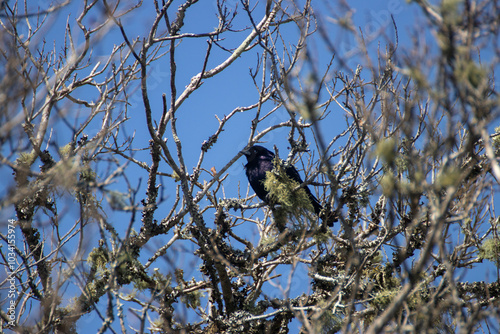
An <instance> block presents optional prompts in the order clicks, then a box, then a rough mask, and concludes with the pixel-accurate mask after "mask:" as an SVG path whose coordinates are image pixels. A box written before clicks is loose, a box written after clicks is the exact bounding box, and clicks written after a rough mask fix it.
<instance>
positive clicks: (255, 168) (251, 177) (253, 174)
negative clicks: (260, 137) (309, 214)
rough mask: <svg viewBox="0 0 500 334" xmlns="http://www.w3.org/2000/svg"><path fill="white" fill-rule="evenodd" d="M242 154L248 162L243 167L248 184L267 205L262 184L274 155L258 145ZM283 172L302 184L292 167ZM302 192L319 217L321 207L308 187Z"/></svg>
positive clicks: (265, 192) (266, 192)
mask: <svg viewBox="0 0 500 334" xmlns="http://www.w3.org/2000/svg"><path fill="white" fill-rule="evenodd" d="M242 152H243V154H244V155H245V156H246V158H247V161H248V163H247V164H246V165H245V169H246V171H245V172H246V174H247V177H248V182H250V185H251V186H252V189H253V190H254V191H255V193H256V194H257V196H258V197H259V198H260V199H261V200H263V201H264V202H266V203H269V199H268V198H267V195H268V193H269V192H268V191H267V190H266V189H265V188H264V183H263V182H264V180H265V179H266V172H270V171H271V170H272V169H273V166H274V164H273V160H274V153H273V152H271V151H269V150H268V149H267V148H265V147H262V146H259V145H254V146H252V147H250V148H248V149H245V150H243V151H242ZM285 172H286V175H287V176H288V177H289V178H290V179H292V180H294V181H296V182H298V183H299V184H302V183H303V181H302V178H301V177H300V175H299V172H297V170H296V169H295V167H294V166H288V167H287V168H286V170H285ZM304 190H305V191H306V193H307V196H309V199H310V200H311V204H312V206H313V208H314V212H315V213H316V214H317V215H319V213H320V212H321V210H322V209H323V207H322V206H321V204H320V203H319V201H318V199H317V198H316V197H315V196H314V195H313V194H312V193H311V190H309V188H308V187H304Z"/></svg>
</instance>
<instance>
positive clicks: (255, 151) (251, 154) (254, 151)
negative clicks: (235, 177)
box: [241, 145, 274, 162]
mask: <svg viewBox="0 0 500 334" xmlns="http://www.w3.org/2000/svg"><path fill="white" fill-rule="evenodd" d="M241 152H242V153H243V154H244V155H245V157H246V158H247V161H248V162H252V161H254V160H256V159H257V160H258V159H266V160H272V159H273V158H274V153H273V152H271V151H269V150H268V149H267V148H265V147H262V146H260V145H254V146H251V147H249V148H246V149H244V150H243V151H241Z"/></svg>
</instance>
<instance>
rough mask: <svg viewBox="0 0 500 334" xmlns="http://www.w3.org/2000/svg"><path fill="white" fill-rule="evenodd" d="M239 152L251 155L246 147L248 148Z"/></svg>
mask: <svg viewBox="0 0 500 334" xmlns="http://www.w3.org/2000/svg"><path fill="white" fill-rule="evenodd" d="M241 153H243V155H245V156H247V157H248V156H250V155H252V153H250V149H248V148H245V149H243V150H241Z"/></svg>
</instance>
